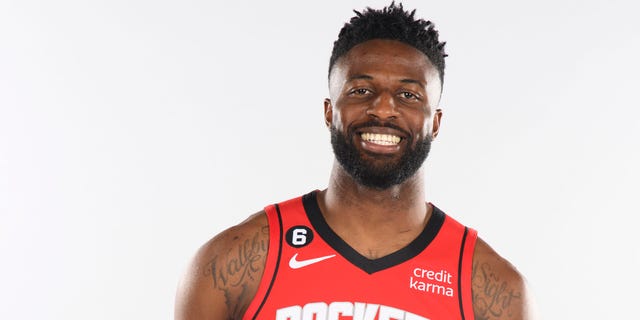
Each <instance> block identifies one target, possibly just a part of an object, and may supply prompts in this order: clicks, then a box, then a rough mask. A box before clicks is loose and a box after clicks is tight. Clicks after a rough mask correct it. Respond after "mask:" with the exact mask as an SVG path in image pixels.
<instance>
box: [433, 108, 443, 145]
mask: <svg viewBox="0 0 640 320" xmlns="http://www.w3.org/2000/svg"><path fill="white" fill-rule="evenodd" d="M441 120H442V109H436V112H435V113H434V114H433V123H432V124H431V139H435V138H436V137H437V136H438V131H439V130H440V121H441Z"/></svg>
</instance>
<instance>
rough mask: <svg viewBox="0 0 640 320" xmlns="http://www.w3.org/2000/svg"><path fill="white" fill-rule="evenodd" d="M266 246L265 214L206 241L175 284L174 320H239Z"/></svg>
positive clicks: (250, 296)
mask: <svg viewBox="0 0 640 320" xmlns="http://www.w3.org/2000/svg"><path fill="white" fill-rule="evenodd" d="M268 247H269V229H268V224H267V219H266V217H265V215H264V212H260V213H258V214H256V215H254V216H252V217H251V218H249V219H248V220H247V221H245V222H243V223H242V224H240V225H238V226H235V227H232V228H230V229H227V230H225V231H223V232H222V233H220V234H219V235H217V236H216V237H214V238H213V239H211V240H209V242H207V243H206V244H204V245H203V246H202V247H201V248H200V249H199V250H198V252H197V253H196V255H195V256H194V258H193V259H192V261H191V262H190V264H189V266H188V267H187V270H186V272H185V274H184V276H183V278H182V280H181V281H180V283H179V285H178V290H177V294H176V301H175V319H176V320H187V319H189V320H197V319H214V320H216V319H218V320H222V319H224V320H228V319H241V318H242V316H243V315H244V312H245V310H246V309H247V307H248V306H249V304H250V303H251V300H252V299H253V297H254V296H255V293H256V291H257V289H258V285H259V283H260V279H261V278H262V272H263V270H264V266H265V262H266V255H267V249H268Z"/></svg>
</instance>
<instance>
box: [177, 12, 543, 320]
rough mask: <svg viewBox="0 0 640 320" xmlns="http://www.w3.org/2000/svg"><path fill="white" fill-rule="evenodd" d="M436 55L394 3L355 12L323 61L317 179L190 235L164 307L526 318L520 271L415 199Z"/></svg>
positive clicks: (191, 314) (219, 313) (291, 316)
mask: <svg viewBox="0 0 640 320" xmlns="http://www.w3.org/2000/svg"><path fill="white" fill-rule="evenodd" d="M445 56H446V55H445V53H444V43H441V42H439V40H438V33H437V31H436V30H435V29H434V28H433V25H432V24H431V23H430V22H428V21H424V20H421V19H415V18H414V12H407V11H405V10H404V9H403V8H402V6H401V5H395V4H391V5H390V6H389V7H386V8H384V9H382V10H372V9H367V10H365V11H364V12H362V13H359V12H357V15H356V16H355V17H354V18H352V19H351V21H350V22H349V23H347V24H345V26H344V28H343V29H342V30H341V31H340V35H339V37H338V40H337V41H336V42H335V43H334V49H333V52H332V56H331V60H330V63H329V96H330V98H327V99H325V101H324V115H325V122H326V124H327V127H328V128H329V131H330V133H331V145H332V146H333V150H334V154H335V158H336V161H335V163H334V166H333V169H332V172H331V176H330V180H329V185H328V187H327V188H326V189H324V190H322V191H313V192H310V193H308V194H305V195H303V196H301V197H298V198H295V199H291V200H288V201H284V202H281V203H278V204H275V205H270V206H267V207H266V208H265V209H264V210H263V211H261V212H258V213H256V214H254V215H253V216H251V217H250V218H249V219H247V220H246V221H245V222H243V223H241V224H239V225H237V226H235V227H232V228H230V229H228V230H226V231H224V232H222V233H221V234H219V235H218V236H216V237H214V238H213V239H212V240H210V241H209V242H208V243H206V244H205V245H204V246H203V247H202V248H200V250H199V251H198V253H197V255H196V256H195V257H194V260H193V262H192V264H191V266H190V269H189V270H188V272H187V273H186V275H185V278H184V279H183V281H182V282H181V284H180V286H179V288H178V294H177V299H176V310H175V317H176V319H276V320H302V319H304V320H307V319H308V320H313V319H315V320H325V319H354V320H373V319H378V320H383V319H385V320H386V319H416V320H418V319H431V320H436V319H532V316H531V315H530V308H529V302H528V300H529V298H528V296H527V290H526V285H525V282H524V280H523V278H522V276H521V275H520V274H519V273H518V271H517V270H516V269H515V268H514V267H513V266H512V265H511V264H509V263H508V262H507V261H506V260H505V259H503V258H502V257H500V256H499V255H498V254H497V253H496V252H495V251H494V250H492V249H491V248H490V247H489V246H488V245H487V244H486V243H485V242H484V241H482V239H480V238H478V237H477V233H476V231H475V230H473V229H470V228H467V227H465V226H464V225H462V224H460V223H459V222H457V221H455V220H454V219H453V218H451V217H450V216H448V215H446V214H445V213H444V212H443V211H441V210H440V209H438V208H437V207H436V206H434V205H433V204H431V203H428V202H425V190H424V172H423V170H422V164H423V162H424V160H425V159H426V157H427V155H428V153H429V150H430V146H431V141H432V140H433V139H435V138H436V137H437V135H438V129H439V127H440V121H441V118H442V111H441V110H440V109H439V108H438V104H439V99H440V93H441V90H442V81H443V78H444V77H443V76H444V58H445Z"/></svg>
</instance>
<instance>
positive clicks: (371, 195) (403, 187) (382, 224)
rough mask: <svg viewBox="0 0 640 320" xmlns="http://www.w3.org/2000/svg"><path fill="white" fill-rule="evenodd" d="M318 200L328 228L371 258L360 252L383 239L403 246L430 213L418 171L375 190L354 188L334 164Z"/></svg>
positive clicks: (352, 180)
mask: <svg viewBox="0 0 640 320" xmlns="http://www.w3.org/2000/svg"><path fill="white" fill-rule="evenodd" d="M318 200H319V201H318V202H319V205H320V209H321V210H322V213H323V215H324V217H325V219H326V221H327V223H328V224H329V225H330V226H331V228H332V229H334V231H335V232H336V233H338V234H339V235H340V236H341V237H343V238H344V240H345V241H347V243H349V242H352V243H350V244H352V245H353V246H354V247H357V246H358V245H361V246H362V249H363V250H358V251H361V253H364V254H365V255H368V256H375V254H371V255H369V254H367V252H362V251H364V250H369V249H364V248H370V247H371V245H372V244H374V243H375V244H376V245H377V244H379V243H381V242H384V241H386V239H393V241H395V242H396V243H397V245H396V246H403V245H406V244H407V243H408V242H409V241H411V240H412V239H414V238H415V236H417V235H418V234H419V233H420V232H421V231H422V230H423V228H424V226H425V223H426V221H427V219H428V217H429V215H430V211H431V208H429V207H428V206H427V204H426V203H425V192H424V176H423V172H422V169H421V170H419V171H418V172H416V174H415V175H414V176H412V177H411V178H409V179H407V180H406V181H404V182H403V183H401V184H399V185H395V186H392V187H390V188H388V189H384V190H378V189H373V188H368V187H365V186H362V185H360V184H358V183H357V182H356V181H355V180H354V179H353V178H352V177H351V176H350V175H349V174H348V173H347V172H345V171H344V169H343V168H342V166H340V164H338V163H334V166H333V170H332V173H331V180H330V182H329V186H328V188H327V189H326V190H324V191H322V192H321V193H320V194H319V196H318ZM354 235H357V237H356V236H354ZM399 235H401V237H399ZM352 237H353V238H352ZM350 238H351V239H352V241H349V239H350ZM403 238H406V239H403ZM368 240H370V241H368ZM358 241H359V243H356V242H358ZM356 249H358V248H356ZM394 249H397V248H387V249H384V248H383V249H381V250H380V251H381V252H384V251H391V252H392V250H394Z"/></svg>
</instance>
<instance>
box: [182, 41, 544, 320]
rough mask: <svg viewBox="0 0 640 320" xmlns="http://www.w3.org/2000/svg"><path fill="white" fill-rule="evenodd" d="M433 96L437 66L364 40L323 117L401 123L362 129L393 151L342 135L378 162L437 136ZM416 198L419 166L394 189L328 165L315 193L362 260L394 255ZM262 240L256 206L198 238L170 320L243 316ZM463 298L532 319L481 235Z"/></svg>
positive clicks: (391, 44)
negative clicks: (468, 293)
mask: <svg viewBox="0 0 640 320" xmlns="http://www.w3.org/2000/svg"><path fill="white" fill-rule="evenodd" d="M440 92H441V83H440V80H439V77H438V71H437V70H436V69H435V68H434V66H433V65H432V64H431V63H430V62H429V60H428V58H427V57H426V56H425V55H424V54H423V53H422V52H420V51H418V50H417V49H415V48H413V47H411V46H408V45H406V44H403V43H401V42H397V41H393V40H371V41H367V42H364V43H361V44H359V45H357V46H355V47H354V48H352V49H351V50H350V51H349V52H348V53H347V54H346V55H345V56H344V57H342V58H340V59H339V60H338V62H337V63H336V65H335V66H334V68H333V70H332V72H331V75H330V81H329V93H330V97H331V98H330V99H326V100H325V101H324V116H325V122H326V124H327V126H328V127H329V126H332V125H333V126H335V127H336V128H337V129H338V130H340V131H342V132H343V133H344V132H347V130H348V129H349V128H350V127H352V126H357V125H358V124H360V123H363V122H366V121H368V120H370V119H376V120H378V121H381V122H389V123H393V124H394V125H396V126H398V127H400V128H402V131H396V130H394V129H390V128H386V127H375V128H366V129H364V130H365V131H368V132H373V133H388V134H395V135H399V136H401V137H402V138H403V139H402V140H401V142H400V143H399V144H398V145H397V146H392V147H380V146H376V145H372V144H371V143H368V142H366V141H363V140H362V139H361V138H360V135H359V134H356V135H354V136H352V137H349V138H351V139H353V141H354V143H355V144H356V145H357V146H358V148H361V150H362V152H361V154H362V156H363V157H366V158H367V160H368V161H370V163H372V164H373V165H380V164H382V163H384V162H385V161H395V160H397V159H398V158H399V157H400V156H401V154H402V153H403V152H404V151H405V150H406V149H407V148H410V147H413V146H411V145H409V142H408V141H414V144H415V141H416V140H417V139H420V138H424V137H431V138H435V137H437V135H438V129H439V127H440V121H441V119H442V111H441V110H440V109H438V108H437V105H438V103H439V97H440ZM407 134H408V135H409V136H410V137H413V138H414V139H413V140H412V139H408V138H409V136H407ZM424 199H425V190H424V172H423V170H422V169H421V170H419V171H418V172H416V173H415V174H414V175H413V176H412V177H410V178H409V179H407V180H406V181H405V182H403V183H401V184H399V185H396V186H393V187H390V188H388V189H385V190H376V189H370V188H367V187H364V186H361V185H359V184H358V183H357V182H356V181H354V180H353V178H352V177H351V176H350V175H349V174H348V173H347V172H345V171H344V169H343V168H342V166H341V165H340V164H339V163H337V162H334V165H333V168H332V171H331V176H330V180H329V185H328V187H327V189H325V190H323V191H321V192H319V194H318V204H319V206H320V209H321V211H322V213H323V215H324V217H325V219H326V221H327V223H328V224H329V226H330V227H331V228H332V229H333V230H334V231H335V232H336V233H337V234H338V235H339V236H340V237H341V238H342V239H344V240H345V241H346V242H347V243H348V244H349V245H350V246H351V247H353V248H354V249H355V250H356V251H358V252H359V253H361V254H362V255H364V256H366V257H368V258H370V259H376V258H379V257H382V256H385V255H388V254H390V253H392V252H395V251H397V250H399V249H401V248H403V247H405V246H406V245H407V244H408V243H409V242H411V241H412V240H413V239H415V238H416V237H417V236H418V234H419V233H420V232H421V231H422V230H423V228H424V226H425V225H426V223H427V221H428V219H429V217H430V216H431V212H432V210H433V208H432V207H431V206H430V205H428V204H427V203H425V201H424ZM268 238H269V237H268V225H267V219H266V217H265V214H264V212H262V211H261V212H258V213H256V214H254V215H253V216H251V217H250V218H249V219H247V220H246V221H244V222H243V223H241V224H239V225H237V226H235V227H232V228H230V229H227V230H225V231H223V232H222V233H221V234H219V235H217V236H216V237H214V238H213V239H211V240H210V241H209V242H207V243H206V244H204V245H203V246H202V247H201V248H200V249H199V250H198V252H197V254H196V255H195V257H194V258H193V260H192V262H191V264H190V266H189V267H188V269H187V272H186V273H185V276H184V278H183V280H182V281H181V283H180V284H179V286H178V292H177V296H176V305H175V319H220V320H222V319H240V318H242V316H243V315H244V312H245V311H246V309H247V307H248V305H249V303H250V302H251V300H252V299H253V297H254V296H255V294H256V291H257V289H258V285H259V282H260V279H261V277H262V272H263V270H264V266H265V258H266V254H267V246H268V241H269V239H268ZM472 296H473V311H474V314H475V319H477V320H485V319H487V320H488V319H493V320H498V319H533V315H532V312H531V310H532V308H531V307H530V298H529V296H528V293H527V287H526V283H525V281H524V279H523V277H522V276H521V275H520V273H518V271H517V270H516V269H515V268H514V267H513V266H512V265H511V264H510V263H509V262H508V261H506V260H505V259H504V258H502V257H500V255H498V254H497V253H496V252H495V251H494V250H493V249H492V248H491V247H490V246H489V245H488V244H487V243H486V242H484V241H483V240H482V239H478V241H477V243H476V248H475V252H474V256H473V271H472Z"/></svg>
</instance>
